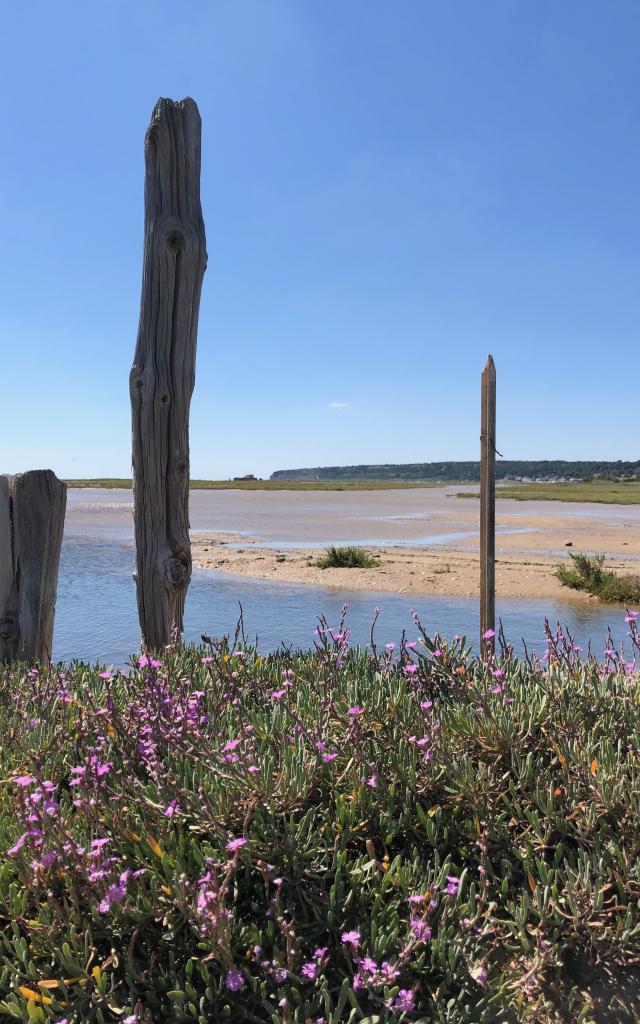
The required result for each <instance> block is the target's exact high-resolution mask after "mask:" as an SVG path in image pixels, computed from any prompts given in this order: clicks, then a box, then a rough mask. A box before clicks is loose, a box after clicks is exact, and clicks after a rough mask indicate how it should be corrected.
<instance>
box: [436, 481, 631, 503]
mask: <svg viewBox="0 0 640 1024" xmlns="http://www.w3.org/2000/svg"><path fill="white" fill-rule="evenodd" d="M456 497H457V498H478V497H479V493H478V492H477V491H474V492H467V491H460V492H459V493H458V494H457V495H456ZM496 498H511V499H512V500H514V501H569V502H595V503H597V504H603V505H639V504H640V483H639V482H638V481H630V482H629V483H624V482H619V481H615V480H591V481H586V482H585V483H567V484H562V483H557V484H553V483H539V484H536V483H532V484H514V483H509V484H499V485H498V486H497V487H496Z"/></svg>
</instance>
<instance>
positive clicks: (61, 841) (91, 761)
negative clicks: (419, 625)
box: [0, 624, 640, 1024]
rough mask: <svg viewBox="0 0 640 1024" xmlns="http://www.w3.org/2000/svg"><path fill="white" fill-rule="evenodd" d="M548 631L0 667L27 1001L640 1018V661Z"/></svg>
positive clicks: (6, 955)
mask: <svg viewBox="0 0 640 1024" xmlns="http://www.w3.org/2000/svg"><path fill="white" fill-rule="evenodd" d="M632 631H635V626H634V625H633V624H632ZM416 635H417V634H416ZM635 642H636V643H637V634H636V641H635ZM241 647H242V645H241ZM548 653H549V658H548V660H547V663H546V665H545V666H544V667H543V666H542V665H541V664H540V662H539V661H538V660H537V659H535V658H533V659H529V660H528V661H526V662H518V661H517V660H514V659H513V658H512V657H511V656H510V655H509V654H505V655H502V656H500V657H499V658H498V660H497V661H494V662H492V663H490V664H486V665H485V664H482V663H481V662H479V661H478V660H475V659H473V658H471V657H470V655H469V652H468V650H467V649H466V646H465V642H464V640H458V641H457V642H455V643H454V644H452V645H448V644H447V643H445V642H444V641H443V640H442V639H441V638H438V637H435V638H434V639H433V640H432V639H430V638H429V637H426V636H424V635H422V637H421V638H419V641H418V643H417V645H416V644H415V643H414V641H411V642H410V643H408V644H406V645H405V644H402V643H401V644H399V645H398V646H397V648H396V650H395V651H393V652H391V651H384V652H382V653H380V652H375V653H371V652H368V653H367V652H360V651H353V650H349V648H348V639H347V634H346V632H345V630H344V628H343V627H342V626H339V627H337V628H336V629H334V630H332V631H331V630H328V629H327V628H326V626H325V625H322V626H321V628H320V630H319V633H318V637H317V646H316V649H315V650H314V651H311V652H306V653H298V654H291V653H285V652H282V653H280V654H276V655H269V656H267V657H263V658H261V657H259V656H258V655H257V653H256V652H255V651H253V650H251V649H248V648H245V649H238V646H237V644H235V643H233V642H228V641H226V640H222V641H219V642H211V644H210V645H208V646H206V647H203V648H200V649H195V648H182V649H180V648H176V649H167V651H165V652H164V653H163V655H162V662H161V661H160V660H157V661H156V660H154V659H150V658H146V657H145V658H143V659H141V660H140V661H138V660H137V659H135V664H136V666H137V667H136V668H135V669H133V670H132V673H131V675H130V676H125V675H121V674H117V673H104V674H103V675H99V674H98V668H91V667H89V666H88V665H84V664H76V665H74V666H72V667H71V668H70V669H64V668H62V667H60V666H59V667H57V668H55V667H54V669H52V670H51V671H50V672H49V671H44V670H42V671H33V670H32V671H27V669H26V667H24V668H21V667H19V666H18V667H15V668H6V667H5V668H4V669H2V670H0V683H1V691H0V692H1V693H2V701H1V705H0V773H1V774H0V777H1V778H2V785H1V786H0V843H1V847H0V848H1V849H2V851H4V852H3V853H2V854H1V855H0V906H1V911H0V913H1V917H2V927H1V928H0V958H1V969H0V1014H1V1015H3V1017H5V1018H6V1019H8V1020H10V1019H15V1020H21V1021H27V1020H28V1021H36V1022H42V1021H44V1022H46V1021H56V1022H58V1024H60V1022H61V1021H62V1020H66V1021H68V1022H69V1024H113V1022H116V1021H120V1022H125V1021H126V1022H127V1024H133V1022H134V1021H135V1022H136V1024H138V1022H139V1024H159V1022H162V1021H167V1022H173V1024H181V1022H193V1024H211V1022H215V1021H223V1020H228V1021H230V1022H231V1024H241V1022H242V1024H245V1022H250V1024H251V1022H253V1024H283V1022H289V1024H304V1022H305V1021H307V1020H308V1019H310V1020H311V1021H312V1022H313V1024H317V1021H318V1019H319V1018H323V1019H324V1020H325V1021H326V1022H327V1024H330V1022H331V1024H356V1022H360V1024H365V1022H366V1024H391V1022H397V1024H419V1022H422V1024H427V1022H428V1024H496V1022H504V1024H521V1022H522V1024H525V1022H528V1024H547V1022H550V1021H552V1020H554V1021H556V1020H561V1021H565V1022H582V1024H587V1022H592V1021H603V1022H604V1021H616V1024H623V1022H632V1021H634V1020H635V1021H637V1020H638V1012H640V1009H639V1007H638V1004H637V999H638V977H639V975H638V967H637V966H634V965H637V964H638V960H639V957H640V903H639V893H640V856H639V852H638V820H640V757H639V755H638V752H637V751H638V745H639V744H638V737H639V736H640V687H639V685H638V673H637V672H635V671H633V670H632V669H630V668H629V667H628V666H625V664H624V659H619V658H618V657H617V655H616V656H613V654H612V652H609V653H610V655H611V656H610V657H608V658H607V660H606V666H603V665H600V664H597V663H596V662H595V660H593V659H591V660H587V661H584V660H580V656H579V655H578V654H576V653H575V650H574V648H573V646H572V644H571V643H570V641H568V640H566V639H565V638H564V637H562V635H561V634H560V633H556V634H555V635H551V634H550V635H549V638H548ZM627 660H628V657H627ZM592 1004H593V1005H592ZM625 1006H626V1007H627V1009H626V1010H625ZM556 1012H557V1014H558V1016H556Z"/></svg>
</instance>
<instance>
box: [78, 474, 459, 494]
mask: <svg viewBox="0 0 640 1024" xmlns="http://www.w3.org/2000/svg"><path fill="white" fill-rule="evenodd" d="M65 483H66V484H67V486H68V487H73V488H79V487H91V488H104V489H106V490H113V489H114V488H120V489H123V490H131V486H132V481H131V478H130V477H104V478H100V477H96V478H94V479H87V480H65ZM438 486H442V484H439V483H438V482H430V481H411V480H407V481H404V480H190V481H189V487H190V489H191V490H192V491H398V490H407V489H413V488H421V489H424V488H428V487H438Z"/></svg>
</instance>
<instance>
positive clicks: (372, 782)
mask: <svg viewBox="0 0 640 1024" xmlns="http://www.w3.org/2000/svg"><path fill="white" fill-rule="evenodd" d="M367 786H370V787H371V789H377V788H378V776H377V775H376V773H375V772H374V773H373V775H370V776H369V778H368V779H367Z"/></svg>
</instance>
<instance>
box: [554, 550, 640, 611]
mask: <svg viewBox="0 0 640 1024" xmlns="http://www.w3.org/2000/svg"><path fill="white" fill-rule="evenodd" d="M569 557H570V558H571V564H567V565H559V566H558V567H557V569H556V576H557V577H558V579H559V580H560V582H561V583H563V584H564V585H565V587H571V589H572V590H584V591H586V592H587V593H588V594H593V595H594V596H595V597H600V598H602V600H603V601H617V602H619V603H620V604H636V603H637V602H638V601H640V576H618V574H617V573H615V572H613V570H612V569H605V568H604V561H605V556H604V555H593V556H591V557H590V556H589V555H584V554H573V553H572V552H570V553H569Z"/></svg>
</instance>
